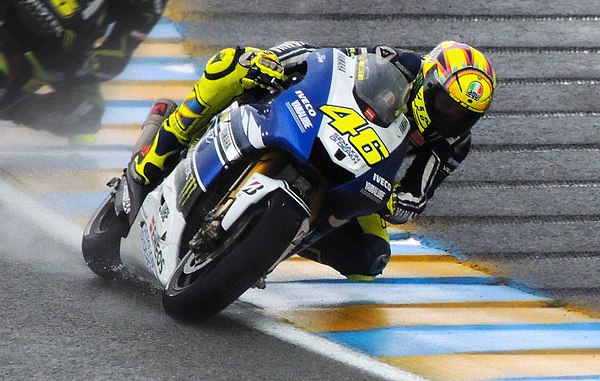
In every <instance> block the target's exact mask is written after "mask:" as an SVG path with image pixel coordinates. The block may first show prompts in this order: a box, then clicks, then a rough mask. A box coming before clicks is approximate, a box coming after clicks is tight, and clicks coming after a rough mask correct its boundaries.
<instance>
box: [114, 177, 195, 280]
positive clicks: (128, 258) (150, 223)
mask: <svg viewBox="0 0 600 381" xmlns="http://www.w3.org/2000/svg"><path fill="white" fill-rule="evenodd" d="M174 178H175V176H172V175H171V176H169V177H167V179H166V180H165V182H163V183H162V184H161V185H159V186H158V187H157V188H156V189H155V190H153V191H152V192H150V194H148V196H147V197H146V199H145V200H144V203H143V205H142V208H141V209H140V212H139V213H138V216H137V218H136V220H135V221H134V223H133V225H132V228H131V231H130V232H129V235H128V237H127V238H126V239H124V240H123V241H122V244H121V260H122V262H123V265H125V266H126V267H128V268H130V269H134V271H135V272H136V273H142V274H143V275H152V276H150V277H148V278H149V279H153V280H156V279H158V281H159V282H160V284H161V285H163V286H164V285H165V284H166V283H167V281H168V279H169V276H170V275H171V274H172V273H173V271H174V270H175V267H176V266H177V264H178V262H179V245H180V239H181V233H182V232H183V228H184V226H185V221H184V219H183V215H182V214H181V212H179V211H178V210H177V206H176V204H175V203H176V200H177V195H176V194H175V187H174V184H173V181H174ZM136 270H137V271H136ZM142 274H140V275H142Z"/></svg>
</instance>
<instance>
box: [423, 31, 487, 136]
mask: <svg viewBox="0 0 600 381" xmlns="http://www.w3.org/2000/svg"><path fill="white" fill-rule="evenodd" d="M421 75H422V81H423V82H422V86H421V87H420V88H419V89H418V91H417V92H416V94H415V95H414V99H413V101H412V111H413V117H414V118H415V122H416V123H417V126H418V128H419V130H420V131H421V132H425V130H426V129H428V130H429V131H431V130H435V131H436V132H438V133H439V134H440V135H442V136H444V137H450V136H458V135H461V134H463V133H465V132H467V131H468V130H469V129H470V128H471V127H472V126H473V125H474V124H475V123H476V122H477V121H478V120H479V118H480V117H481V116H482V115H483V114H484V112H485V111H486V110H487V109H488V108H489V106H490V103H491V101H492V97H493V95H494V89H495V88H496V74H495V72H494V69H493V67H492V64H491V63H490V61H489V60H488V59H487V58H486V57H485V56H484V55H483V53H481V52H480V51H479V50H477V49H475V48H473V47H471V46H469V45H467V44H463V43H460V42H455V41H444V42H442V43H440V44H439V45H437V46H436V47H435V48H434V49H433V50H432V51H431V52H430V53H429V54H427V55H426V56H425V59H424V63H423V66H422V69H421Z"/></svg>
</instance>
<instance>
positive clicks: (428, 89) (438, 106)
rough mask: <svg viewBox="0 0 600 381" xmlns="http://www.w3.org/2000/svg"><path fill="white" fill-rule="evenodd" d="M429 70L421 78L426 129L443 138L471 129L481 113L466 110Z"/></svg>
mask: <svg viewBox="0 0 600 381" xmlns="http://www.w3.org/2000/svg"><path fill="white" fill-rule="evenodd" d="M433 72H434V70H430V72H429V73H428V74H427V76H426V77H425V79H424V80H423V98H424V102H425V108H426V110H427V115H428V116H429V118H430V120H431V123H430V124H429V125H428V126H427V129H431V130H435V131H436V132H437V133H439V134H440V135H442V136H443V137H445V138H449V137H454V136H459V135H462V134H464V133H466V132H467V131H469V130H470V129H471V127H473V125H474V124H475V123H477V121H478V120H479V118H481V116H482V115H483V113H477V112H474V111H471V110H468V109H467V108H466V107H463V106H462V105H461V104H460V103H458V102H456V101H455V100H454V99H453V98H452V97H451V96H450V95H449V94H448V92H447V91H446V89H445V88H444V87H443V86H442V85H441V84H440V83H439V82H438V81H437V80H436V79H435V78H434V76H433Z"/></svg>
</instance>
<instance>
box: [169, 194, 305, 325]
mask: <svg viewBox="0 0 600 381" xmlns="http://www.w3.org/2000/svg"><path fill="white" fill-rule="evenodd" d="M305 217H306V213H305V212H304V211H303V210H302V209H301V208H300V207H299V206H298V204H297V203H296V202H294V201H293V200H291V199H290V197H289V196H288V195H287V194H286V193H285V192H283V191H276V192H273V193H272V194H271V195H269V196H267V197H266V199H265V200H263V202H262V204H259V205H257V206H256V208H254V209H253V210H249V211H247V212H246V213H245V214H244V216H242V217H241V218H240V220H239V221H238V222H236V224H235V225H234V226H233V227H232V228H231V229H230V230H229V231H228V236H227V237H226V238H225V239H224V240H223V242H222V243H221V244H220V246H219V247H218V248H216V249H215V250H214V251H213V253H215V254H216V255H215V256H214V257H213V259H212V260H211V261H206V262H204V263H202V264H197V263H195V262H194V255H193V254H192V253H188V254H187V255H185V256H184V257H183V258H182V260H181V262H180V264H179V265H178V266H177V269H176V270H175V271H174V273H173V275H172V276H171V279H170V280H169V282H168V284H167V285H166V287H165V290H164V292H163V299H162V300H163V307H164V309H165V312H166V313H167V314H168V315H170V316H172V317H176V318H184V319H193V320H201V319H206V318H208V317H210V316H213V315H215V314H216V313H218V312H219V311H221V310H222V309H224V308H225V307H227V306H228V305H229V304H231V303H232V302H234V301H235V300H236V299H237V298H238V297H239V296H240V295H242V294H243V293H244V292H245V291H246V290H248V289H249V288H250V287H252V286H253V285H254V284H255V283H256V281H257V280H258V279H259V278H260V277H262V276H263V275H265V274H266V273H267V271H268V270H269V269H270V268H271V266H272V265H273V264H274V263H275V262H276V261H277V260H278V259H279V258H280V256H281V255H282V254H283V252H284V251H285V249H286V248H287V246H288V245H289V244H290V242H291V241H292V239H293V238H294V236H295V235H296V233H297V232H298V229H299V228H300V225H301V223H302V221H303V220H304V218H305ZM194 266H198V267H197V269H196V270H195V271H194V270H192V271H190V268H191V267H192V268H193V267H194ZM184 269H186V270H187V271H184ZM186 272H187V273H186Z"/></svg>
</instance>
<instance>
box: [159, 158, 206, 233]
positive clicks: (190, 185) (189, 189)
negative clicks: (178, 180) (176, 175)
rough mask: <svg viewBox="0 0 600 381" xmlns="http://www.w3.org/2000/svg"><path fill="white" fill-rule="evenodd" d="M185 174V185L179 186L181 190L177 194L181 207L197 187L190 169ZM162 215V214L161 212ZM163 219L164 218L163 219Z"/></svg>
mask: <svg viewBox="0 0 600 381" xmlns="http://www.w3.org/2000/svg"><path fill="white" fill-rule="evenodd" d="M186 174H187V180H186V182H185V185H184V186H183V188H181V191H180V192H179V195H178V197H177V198H178V201H179V206H181V207H183V206H184V205H185V204H186V202H188V200H189V199H190V196H191V195H192V194H193V193H194V191H195V190H196V189H198V182H197V181H196V178H195V177H194V176H193V175H192V173H191V170H190V171H189V173H188V172H187V171H186ZM164 205H166V204H164ZM167 216H168V207H167ZM161 217H162V214H161ZM163 221H164V219H163Z"/></svg>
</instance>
